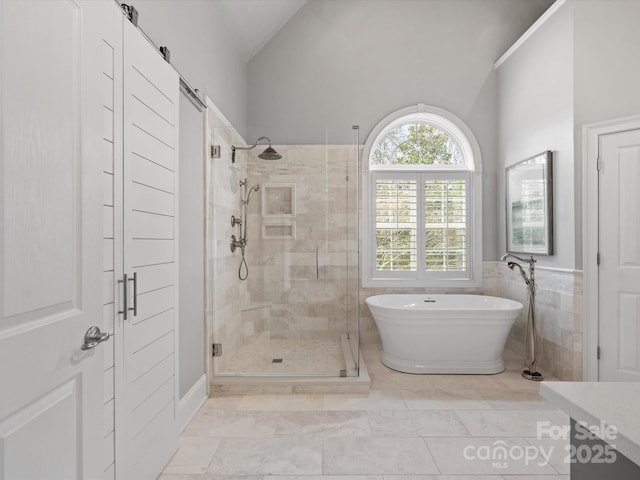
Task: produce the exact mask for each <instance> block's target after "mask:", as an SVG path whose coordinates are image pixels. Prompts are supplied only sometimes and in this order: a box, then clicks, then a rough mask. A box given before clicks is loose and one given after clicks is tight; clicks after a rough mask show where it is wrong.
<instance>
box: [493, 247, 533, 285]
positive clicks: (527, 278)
mask: <svg viewBox="0 0 640 480" xmlns="http://www.w3.org/2000/svg"><path fill="white" fill-rule="evenodd" d="M509 257H512V258H515V259H517V260H520V261H521V262H526V263H528V264H529V276H527V274H526V273H525V272H524V269H523V268H522V265H520V264H519V263H518V262H513V261H507V267H509V269H510V270H513V268H514V267H518V270H520V275H522V278H523V280H524V283H525V284H526V285H527V286H528V287H530V288H535V285H536V280H535V268H536V267H535V264H536V261H537V260H536V259H535V258H533V255H531V256H529V258H522V257H518V256H517V255H514V254H513V253H509V252H507V253H505V254H504V255H502V256H501V257H500V261H501V262H504V261H505V260H507V258H509Z"/></svg>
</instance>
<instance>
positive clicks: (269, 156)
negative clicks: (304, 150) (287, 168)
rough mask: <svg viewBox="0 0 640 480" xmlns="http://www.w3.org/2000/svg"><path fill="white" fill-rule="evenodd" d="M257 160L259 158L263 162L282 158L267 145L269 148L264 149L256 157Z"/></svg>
mask: <svg viewBox="0 0 640 480" xmlns="http://www.w3.org/2000/svg"><path fill="white" fill-rule="evenodd" d="M258 158H261V159H263V160H280V159H281V158H282V155H280V154H279V153H278V152H276V151H275V150H274V149H273V148H271V144H269V146H268V147H267V148H265V150H264V152H262V153H261V154H260V155H258Z"/></svg>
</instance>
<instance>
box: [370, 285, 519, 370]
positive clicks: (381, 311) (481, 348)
mask: <svg viewBox="0 0 640 480" xmlns="http://www.w3.org/2000/svg"><path fill="white" fill-rule="evenodd" d="M366 303H367V305H368V307H369V310H371V313H372V315H373V318H374V320H375V322H376V325H377V326H378V331H379V332H380V338H381V339H382V350H383V354H382V363H384V364H385V365H386V366H387V367H389V368H392V369H394V370H399V371H401V372H406V373H475V374H490V373H499V372H501V371H503V370H504V360H503V358H502V353H503V350H504V345H505V342H506V341H507V335H509V330H511V326H512V325H513V322H514V321H515V319H516V317H517V316H518V314H519V313H520V311H521V310H522V304H521V303H519V302H515V301H513V300H508V299H505V298H498V297H489V296H484V295H449V294H445V295H419V294H418V295H414V294H392V295H375V296H372V297H369V298H367V300H366Z"/></svg>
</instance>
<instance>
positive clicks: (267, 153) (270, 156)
mask: <svg viewBox="0 0 640 480" xmlns="http://www.w3.org/2000/svg"><path fill="white" fill-rule="evenodd" d="M262 140H266V141H267V142H269V146H268V147H267V148H266V149H265V150H264V152H262V153H261V154H260V155H258V158H261V159H263V160H280V159H281V158H282V155H280V154H279V153H278V152H276V151H275V150H274V149H273V148H272V147H271V140H270V139H269V138H268V137H260V138H259V139H258V140H256V143H254V144H253V145H251V146H250V147H236V146H235V145H231V163H236V150H252V149H254V148H256V147H257V146H258V144H259V143H260V142H261V141H262Z"/></svg>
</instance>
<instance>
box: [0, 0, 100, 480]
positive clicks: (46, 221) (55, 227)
mask: <svg viewBox="0 0 640 480" xmlns="http://www.w3.org/2000/svg"><path fill="white" fill-rule="evenodd" d="M101 6H102V5H101V4H98V3H95V2H78V1H55V0H51V1H48V2H31V1H0V52H1V66H0V75H1V81H0V138H1V148H2V152H1V153H0V389H1V391H2V393H1V394H0V397H1V400H0V477H2V478H3V479H6V480H18V479H19V480H31V479H34V480H39V479H44V478H46V479H48V480H56V479H61V480H70V479H82V478H84V479H95V478H101V477H102V470H103V469H102V466H103V462H102V451H103V420H102V406H103V366H102V365H103V351H104V347H105V346H106V345H107V344H97V345H95V346H94V348H91V349H85V350H82V349H81V345H83V343H85V340H84V337H85V333H86V332H87V330H88V329H89V327H91V326H93V325H95V326H98V327H102V268H103V255H102V210H101V207H102V196H101V193H102V189H101V185H102V183H101V182H102V179H101V171H102V166H101V163H100V154H99V152H100V147H101V138H102V128H101V126H102V124H101V121H102V112H101V105H100V101H99V97H100V92H101V90H100V87H101V85H102V84H101V76H102V65H101V64H100V59H101V49H100V47H101V45H100V42H101V40H102V39H101V35H100V29H101V28H102V25H101V22H100V12H101Z"/></svg>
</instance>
